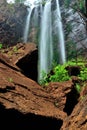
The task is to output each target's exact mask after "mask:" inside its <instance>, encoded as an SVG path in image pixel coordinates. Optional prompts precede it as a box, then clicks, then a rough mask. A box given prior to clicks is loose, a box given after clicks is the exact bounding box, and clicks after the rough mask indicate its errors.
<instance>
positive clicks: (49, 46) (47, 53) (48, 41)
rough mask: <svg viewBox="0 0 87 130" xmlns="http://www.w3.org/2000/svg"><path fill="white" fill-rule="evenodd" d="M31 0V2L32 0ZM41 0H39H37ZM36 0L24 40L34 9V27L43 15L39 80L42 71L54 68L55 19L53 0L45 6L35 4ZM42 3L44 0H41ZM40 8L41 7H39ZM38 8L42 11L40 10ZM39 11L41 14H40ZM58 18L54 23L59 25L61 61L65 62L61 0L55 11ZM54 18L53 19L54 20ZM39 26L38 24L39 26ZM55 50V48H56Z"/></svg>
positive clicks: (26, 31)
mask: <svg viewBox="0 0 87 130" xmlns="http://www.w3.org/2000/svg"><path fill="white" fill-rule="evenodd" d="M27 1H29V4H30V2H31V0H27ZM37 1H39V0H37ZM34 2H35V0H33V1H32V2H31V8H30V10H29V14H28V16H27V19H26V27H25V31H24V42H27V40H28V36H29V29H30V21H31V14H32V11H33V9H35V10H34V14H33V15H34V16H33V17H34V21H32V22H33V25H34V28H35V27H36V26H37V25H38V23H39V22H38V21H39V20H40V18H38V17H39V15H40V17H41V24H40V43H39V47H38V48H39V49H38V51H39V56H38V57H39V59H38V60H39V61H38V81H40V79H42V76H43V75H42V72H43V71H44V72H45V73H48V72H49V71H50V70H51V69H52V62H53V40H52V37H53V34H52V29H53V28H54V26H52V22H53V21H55V20H54V19H52V16H51V14H52V12H51V0H48V1H47V2H46V3H45V6H42V4H40V5H39V6H36V5H34ZM40 2H41V3H42V0H40ZM38 8H40V9H38ZM38 10H39V11H40V12H38ZM38 13H39V14H38ZM55 15H56V17H57V19H56V21H57V22H56V21H55V22H54V23H56V26H57V37H58V39H59V41H58V45H59V44H60V49H58V50H60V58H61V61H60V62H61V63H62V64H63V63H64V62H65V61H66V56H65V45H64V44H65V43H64V34H63V26H62V18H61V12H60V6H59V0H56V13H55ZM52 20H53V21H52ZM37 27H38V26H37ZM54 51H55V50H54Z"/></svg>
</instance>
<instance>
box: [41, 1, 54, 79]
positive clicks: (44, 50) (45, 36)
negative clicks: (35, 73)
mask: <svg viewBox="0 0 87 130" xmlns="http://www.w3.org/2000/svg"><path fill="white" fill-rule="evenodd" d="M52 49H53V47H52V26H51V2H50V1H49V2H46V4H45V7H44V10H43V14H42V21H41V34H40V45H39V77H38V78H39V80H40V79H42V71H44V72H45V73H48V71H49V70H50V68H51V66H52V58H53V50H52Z"/></svg>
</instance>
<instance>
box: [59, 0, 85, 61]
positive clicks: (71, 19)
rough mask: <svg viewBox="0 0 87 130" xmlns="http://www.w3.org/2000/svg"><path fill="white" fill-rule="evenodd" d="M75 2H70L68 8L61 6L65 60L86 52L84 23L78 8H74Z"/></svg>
mask: <svg viewBox="0 0 87 130" xmlns="http://www.w3.org/2000/svg"><path fill="white" fill-rule="evenodd" d="M75 2H76V1H75V0H73V1H72V0H71V4H70V6H68V7H66V6H65V5H64V3H62V5H61V13H62V21H63V28H64V34H65V45H66V52H67V59H69V58H75V57H76V56H79V55H80V54H81V55H84V53H83V52H86V51H87V44H86V43H87V30H86V22H85V18H84V17H83V15H82V13H81V12H80V10H79V8H77V9H75V8H74V7H75V6H76V4H75ZM70 50H71V51H70Z"/></svg>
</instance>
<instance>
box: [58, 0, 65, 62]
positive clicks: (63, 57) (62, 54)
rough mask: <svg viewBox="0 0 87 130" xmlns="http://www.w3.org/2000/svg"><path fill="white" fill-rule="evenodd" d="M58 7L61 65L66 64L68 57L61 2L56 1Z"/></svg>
mask: <svg viewBox="0 0 87 130" xmlns="http://www.w3.org/2000/svg"><path fill="white" fill-rule="evenodd" d="M56 5H57V25H58V36H59V43H60V57H61V63H62V64H63V63H65V61H66V56H65V43H64V33H63V26H62V18H61V12H60V6H59V0H56Z"/></svg>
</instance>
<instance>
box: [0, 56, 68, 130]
mask: <svg viewBox="0 0 87 130" xmlns="http://www.w3.org/2000/svg"><path fill="white" fill-rule="evenodd" d="M2 57H3V58H4V59H3V58H2ZM10 62H11V61H10V60H9V59H7V57H6V56H3V55H2V54H0V119H1V120H2V124H3V123H4V124H6V123H7V129H9V130H11V129H12V128H11V125H12V126H13V127H14V128H15V129H17V128H18V129H22V128H23V129H34V128H38V129H39V130H40V129H41V128H42V127H43V128H44V129H49V128H50V126H51V130H53V129H54V130H57V128H58V129H59V128H60V127H61V125H62V120H63V119H64V118H65V117H66V113H65V112H62V111H61V110H59V109H58V108H57V107H56V106H55V105H54V104H53V102H52V100H53V99H52V100H51V96H50V94H49V93H47V92H46V90H44V89H43V88H42V87H41V86H39V85H38V84H37V83H36V82H35V81H33V80H31V79H29V78H27V77H25V76H24V75H22V74H21V72H20V70H19V69H17V68H16V66H15V65H14V64H12V63H10ZM8 118H9V122H10V124H9V123H8ZM2 124H1V127H3V129H5V128H4V126H3V125H2ZM39 124H40V125H39ZM41 125H42V126H41Z"/></svg>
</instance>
